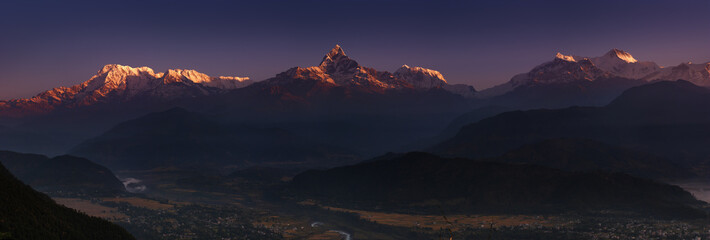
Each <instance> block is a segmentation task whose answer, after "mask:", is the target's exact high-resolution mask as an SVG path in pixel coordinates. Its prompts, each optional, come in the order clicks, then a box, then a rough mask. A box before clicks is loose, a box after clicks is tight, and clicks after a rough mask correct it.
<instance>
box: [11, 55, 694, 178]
mask: <svg viewBox="0 0 710 240" xmlns="http://www.w3.org/2000/svg"><path fill="white" fill-rule="evenodd" d="M669 69H671V70H669ZM675 76H678V77H684V78H688V79H690V80H689V81H693V83H696V85H697V84H699V83H703V81H704V80H703V77H704V76H707V68H703V67H702V66H701V65H697V64H696V65H693V64H681V65H680V66H678V67H672V68H663V67H659V66H658V65H657V64H655V63H653V62H644V61H638V60H636V59H635V58H634V57H633V56H632V55H631V54H629V53H627V52H624V51H621V50H618V49H612V50H611V51H609V52H608V53H606V54H604V55H603V56H600V57H580V56H573V55H564V54H560V53H558V54H557V55H556V56H555V58H554V59H553V60H552V61H550V62H546V63H543V64H541V65H539V66H537V67H535V68H533V69H532V70H531V71H530V72H528V73H524V74H519V75H516V76H514V77H513V78H512V79H511V80H510V81H509V82H508V83H506V84H503V85H500V86H497V87H494V88H491V89H486V90H483V91H477V90H476V89H474V88H473V87H472V86H468V85H460V84H457V85H453V84H449V83H448V82H447V80H446V79H445V78H444V76H443V74H442V73H440V72H438V71H436V70H432V69H426V68H422V67H410V66H408V65H403V66H402V67H400V68H399V69H397V70H396V71H394V72H393V73H391V72H387V71H379V70H376V69H374V68H370V67H365V66H363V65H361V64H360V63H359V62H357V61H355V60H354V59H352V58H351V57H349V56H348V55H347V54H346V53H345V51H344V50H343V49H342V48H341V47H340V46H338V45H336V46H335V47H334V48H333V49H331V50H330V51H329V52H328V53H327V54H326V55H325V56H324V57H323V58H322V59H321V60H320V62H318V64H317V65H316V66H311V67H293V68H290V69H288V70H286V71H284V72H282V73H279V74H277V75H275V76H274V77H272V78H269V79H266V80H263V81H252V80H250V79H248V78H246V77H210V76H208V75H205V74H202V73H199V72H197V71H194V70H182V69H168V70H167V71H165V72H162V73H155V72H154V71H153V70H152V69H150V68H148V67H140V68H132V67H128V66H121V65H115V64H112V65H106V66H104V67H103V68H102V69H101V70H99V71H98V73H97V74H96V75H94V76H93V77H91V78H90V79H89V80H87V81H85V82H83V83H81V84H77V85H75V86H71V87H59V88H55V89H52V90H49V91H46V92H43V93H40V94H38V95H37V96H35V97H33V98H29V99H14V100H7V101H2V102H0V120H1V122H0V123H1V124H2V125H4V126H5V127H0V146H2V148H3V149H4V150H13V151H18V152H34V153H42V154H47V155H61V154H66V153H68V152H70V150H72V149H73V150H72V151H74V153H79V152H81V153H82V154H86V156H88V157H89V159H92V160H94V161H98V162H101V163H105V164H108V165H111V164H109V163H108V162H109V161H106V162H104V161H103V159H101V158H99V156H103V157H106V156H108V155H106V151H114V150H115V149H114V150H111V149H112V148H101V149H103V150H101V151H99V150H98V149H93V148H94V147H98V146H99V145H100V144H99V142H97V141H98V140H99V139H103V140H106V138H108V137H107V136H114V135H116V134H115V132H116V130H115V129H116V127H117V126H118V125H119V124H121V123H125V122H127V121H130V120H134V119H139V118H143V117H145V116H147V115H149V114H151V113H156V112H164V111H167V110H169V109H173V108H175V107H179V108H182V109H185V111H187V112H192V113H195V114H202V115H204V116H210V118H212V119H211V120H210V122H215V123H216V124H217V125H219V126H220V127H219V128H223V127H224V126H247V127H246V128H244V129H242V130H245V129H251V130H248V131H247V130H245V131H246V132H249V134H245V135H254V134H256V135H258V136H262V135H261V134H264V135H263V136H265V137H264V139H269V137H268V136H271V135H270V133H268V131H261V132H259V131H253V130H254V129H280V130H283V131H285V132H288V133H289V134H292V135H293V136H298V138H300V139H301V140H299V141H293V142H291V143H294V144H295V142H304V143H305V142H308V143H315V144H316V145H317V144H320V143H328V144H327V145H328V146H330V147H329V148H331V149H347V152H348V153H347V154H345V155H348V156H361V157H373V156H377V155H380V154H382V153H384V152H387V151H392V150H397V149H407V150H412V149H421V148H422V147H423V146H426V145H433V144H435V143H437V142H442V141H444V140H446V139H448V138H451V137H453V136H454V135H455V133H456V132H457V131H458V130H459V129H460V128H461V127H462V126H463V125H465V124H468V123H472V122H473V121H478V120H481V119H485V118H488V117H492V116H494V115H496V114H499V113H502V112H505V111H513V110H518V109H523V110H524V109H538V108H566V107H570V106H605V105H608V104H609V103H610V102H612V100H614V99H616V98H617V97H618V96H619V95H621V94H622V92H624V91H626V90H627V89H630V88H633V87H636V86H641V85H644V84H647V83H648V81H654V82H656V81H660V79H664V78H671V77H675ZM672 80H675V79H672ZM691 84H692V83H691ZM700 88H702V87H700ZM703 89H704V88H703ZM617 105H618V104H617ZM610 106H611V105H610ZM659 106H660V105H659ZM627 108H633V106H628V107H627ZM476 109H479V110H476ZM480 109H483V110H480ZM486 109H487V110H486ZM472 111H474V112H476V113H475V114H471V113H472ZM466 113H469V114H468V115H466ZM143 119H145V118H143ZM177 119H179V118H176V120H177ZM133 123H136V122H135V121H134V122H133ZM447 124H449V125H448V127H447ZM129 125H130V124H124V125H122V126H123V127H126V126H129ZM161 127H165V126H160V123H152V125H150V126H148V125H145V126H142V128H143V129H160V128H161ZM188 127H189V126H188ZM229 128H230V129H231V127H229ZM137 129H138V128H137ZM111 131H113V133H112V132H111ZM135 131H137V130H135ZM237 132H238V131H232V130H229V131H225V133H229V134H232V135H233V136H238V135H239V134H238V133H237ZM257 132H258V133H257ZM442 132H443V133H442ZM229 134H228V135H229ZM437 135H438V136H437ZM432 136H436V137H432ZM153 137H157V135H156V136H153ZM191 137H194V136H191ZM157 138H160V137H157ZM89 139H91V141H87V140H89ZM148 139H151V138H146V140H148ZM103 140H102V141H103ZM106 141H108V140H106ZM112 141H118V140H112ZM82 143H83V144H82ZM80 144H81V146H80ZM612 144H615V143H612ZM120 145H121V144H117V145H114V146H120ZM87 146H92V147H91V148H92V149H89V148H88V147H87ZM106 146H109V145H106ZM220 146H223V145H220ZM313 146H315V145H313ZM405 146H406V147H405ZM223 147H224V146H223ZM156 149H160V148H154V149H153V150H156ZM166 149H168V148H166ZM164 150H165V149H164ZM329 151H330V150H328V151H324V152H329ZM339 151H340V150H339ZM214 152H215V153H216V152H222V153H228V152H229V151H221V150H220V151H214ZM340 152H343V151H340ZM502 153H503V152H498V153H497V154H502ZM116 154H117V152H114V153H111V154H109V155H116ZM154 154H161V152H160V151H156V152H154ZM223 156H224V158H227V157H226V156H227V155H223ZM304 156H305V155H304ZM664 156H665V155H664ZM126 157H128V156H126ZM220 159H223V158H222V157H220ZM220 161H221V160H220ZM295 162H308V161H307V160H305V159H299V160H296V161H295Z"/></svg>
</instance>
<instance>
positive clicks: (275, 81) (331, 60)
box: [259, 45, 475, 96]
mask: <svg viewBox="0 0 710 240" xmlns="http://www.w3.org/2000/svg"><path fill="white" fill-rule="evenodd" d="M304 80H306V81H314V82H317V83H318V86H320V87H321V88H327V87H336V86H339V87H346V88H354V89H356V90H363V91H368V92H380V93H381V92H384V91H386V90H389V89H432V88H441V89H444V90H447V91H450V92H452V93H455V94H458V95H462V96H472V92H475V89H473V87H470V86H459V85H449V84H448V83H447V82H446V79H444V76H443V75H442V74H441V73H440V72H438V71H436V70H431V69H426V68H422V67H409V66H407V65H403V66H402V67H401V68H400V69H398V70H397V71H395V73H394V74H393V73H390V72H387V71H378V70H376V69H374V68H370V67H364V66H361V65H360V64H359V63H358V62H357V61H355V60H353V59H352V58H350V57H348V56H347V55H346V54H345V51H343V49H342V48H341V47H340V46H339V45H336V46H335V47H334V48H333V49H332V50H330V52H328V53H327V54H326V55H325V56H324V57H323V59H322V60H321V62H320V64H318V66H312V67H305V68H303V67H294V68H291V69H289V70H286V71H285V72H282V73H280V74H278V75H276V77H274V78H270V79H267V80H265V81H263V82H260V83H259V85H266V86H281V87H287V86H288V85H289V84H294V83H300V82H302V81H304Z"/></svg>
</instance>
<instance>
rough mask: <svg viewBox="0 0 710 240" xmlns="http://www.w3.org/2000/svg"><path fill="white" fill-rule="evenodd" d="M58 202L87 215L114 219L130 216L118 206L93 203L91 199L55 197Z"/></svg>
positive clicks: (119, 219) (124, 218)
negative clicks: (119, 209) (120, 210)
mask: <svg viewBox="0 0 710 240" xmlns="http://www.w3.org/2000/svg"><path fill="white" fill-rule="evenodd" d="M53 199H54V201H55V202H57V203H58V204H61V205H64V206H66V207H68V208H73V209H76V210H78V211H80V212H83V213H86V214H87V215H90V216H94V217H100V218H104V219H108V220H112V221H126V219H128V216H126V215H125V214H123V213H121V212H119V211H118V209H116V208H111V207H106V206H102V205H99V204H97V203H92V202H91V201H89V200H84V199H79V198H53Z"/></svg>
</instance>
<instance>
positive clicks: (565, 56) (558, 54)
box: [555, 52, 576, 62]
mask: <svg viewBox="0 0 710 240" xmlns="http://www.w3.org/2000/svg"><path fill="white" fill-rule="evenodd" d="M555 58H556V59H561V60H565V61H568V62H576V60H575V59H574V57H572V56H568V55H564V54H562V53H559V52H558V53H557V54H556V55H555Z"/></svg>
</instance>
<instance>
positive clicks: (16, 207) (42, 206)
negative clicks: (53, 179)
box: [0, 165, 134, 240]
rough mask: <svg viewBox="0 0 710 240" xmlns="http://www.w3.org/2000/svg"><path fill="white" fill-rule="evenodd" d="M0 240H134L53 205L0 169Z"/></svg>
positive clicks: (105, 224)
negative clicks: (0, 191) (0, 192)
mask: <svg viewBox="0 0 710 240" xmlns="http://www.w3.org/2000/svg"><path fill="white" fill-rule="evenodd" d="M0 188H1V189H2V194H0V238H1V239H42V240H51V239H87V240H88V239H103V240H109V239H134V238H133V236H131V235H130V234H129V233H128V232H127V231H126V230H124V229H123V228H121V227H119V226H117V225H114V224H112V223H110V222H108V221H106V220H103V219H100V218H97V217H90V216H87V215H85V214H83V213H80V212H77V211H76V210H73V209H70V208H67V207H64V206H61V205H58V204H56V203H55V202H54V201H53V200H52V199H51V198H49V196H47V195H44V194H42V193H39V192H37V191H35V190H33V189H32V188H30V187H29V186H27V185H25V184H24V183H22V182H20V181H19V180H17V178H15V177H14V176H13V175H12V174H10V172H9V171H8V170H7V169H5V167H4V166H2V165H0Z"/></svg>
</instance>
